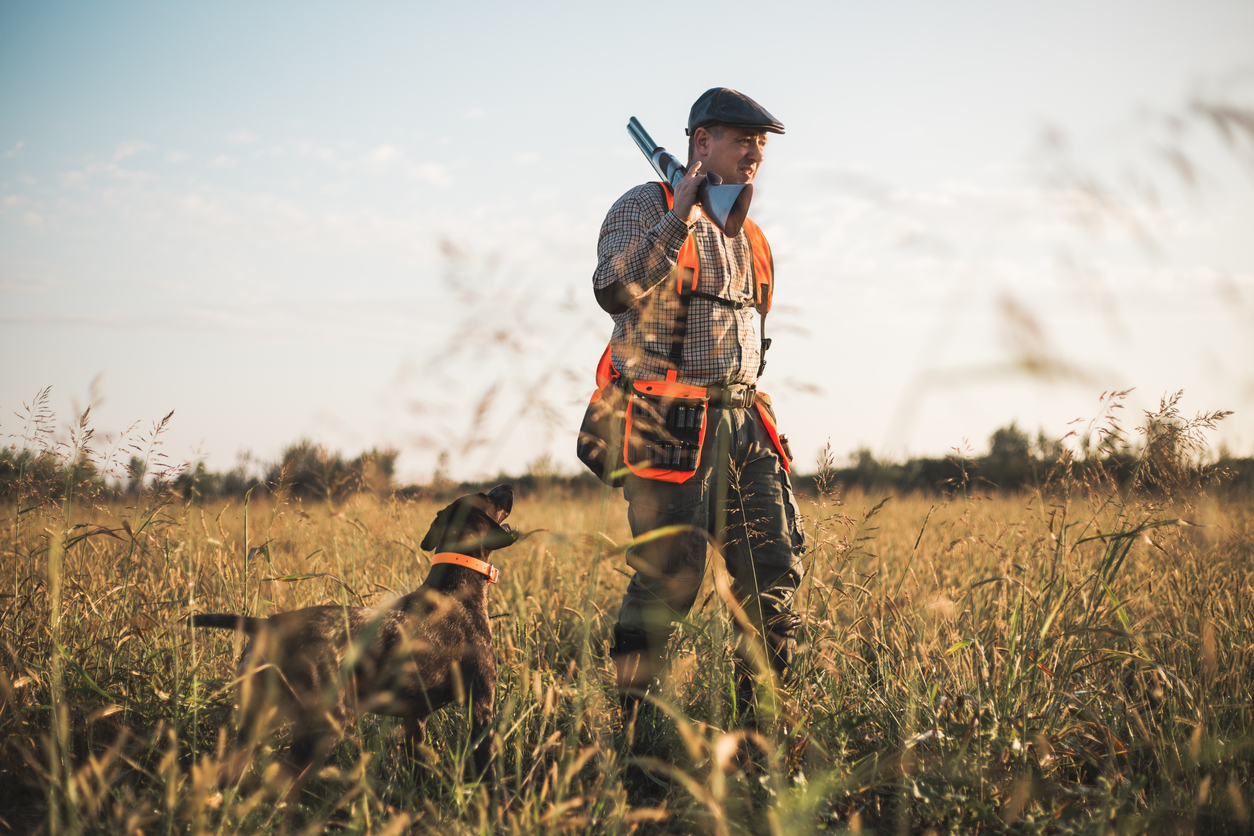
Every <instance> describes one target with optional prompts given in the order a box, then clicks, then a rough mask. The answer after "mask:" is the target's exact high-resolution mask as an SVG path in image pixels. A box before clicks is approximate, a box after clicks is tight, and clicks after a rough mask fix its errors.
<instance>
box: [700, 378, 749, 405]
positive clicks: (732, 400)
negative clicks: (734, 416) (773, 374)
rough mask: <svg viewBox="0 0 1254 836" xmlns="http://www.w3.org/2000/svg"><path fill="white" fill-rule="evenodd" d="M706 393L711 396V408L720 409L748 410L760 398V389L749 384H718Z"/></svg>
mask: <svg viewBox="0 0 1254 836" xmlns="http://www.w3.org/2000/svg"><path fill="white" fill-rule="evenodd" d="M705 391H706V394H708V395H709V396H710V406H713V407H716V408H719V409H748V408H749V407H751V406H753V404H754V402H755V401H756V400H757V398H758V387H756V386H754V385H752V384H748V383H733V384H731V385H728V386H723V385H719V384H716V385H714V386H708V387H706V390H705Z"/></svg>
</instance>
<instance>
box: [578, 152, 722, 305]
mask: <svg viewBox="0 0 1254 836" xmlns="http://www.w3.org/2000/svg"><path fill="white" fill-rule="evenodd" d="M700 167H701V166H700V163H698V164H697V165H695V166H693V170H692V171H690V172H689V175H688V177H686V178H685V179H684V180H683V182H681V183H680V185H679V188H678V189H677V190H676V195H675V208H674V210H672V211H667V210H666V208H665V203H664V202H663V199H662V194H661V191H660V189H661V187H660V186H653V185H651V186H649V187H648V188H644V189H633V190H631V191H630V192H628V193H627V194H626V195H624V196H623V197H622V198H620V199H619V201H618V202H617V203H615V204H614V206H613V207H612V208H611V209H610V212H609V214H608V215H606V216H605V223H603V224H602V225H601V236H600V239H599V240H598V242H597V269H596V272H595V273H593V274H592V287H593V290H594V292H595V293H596V298H597V304H599V305H600V306H601V307H602V308H604V309H605V310H606V311H608V312H609V313H612V314H616V313H622V312H623V311H625V310H627V309H628V308H630V307H631V306H632V305H633V304H635V302H636V301H637V300H638V299H640V298H641V297H642V296H644V295H646V294H647V293H648V292H649V291H651V290H652V289H653V288H654V287H656V286H657V285H658V283H660V282H661V281H662V280H663V279H665V278H666V276H667V275H668V274H669V273H670V272H671V270H673V269H674V268H675V260H676V258H678V256H679V248H680V247H682V246H683V244H684V240H685V239H686V238H687V237H688V232H689V224H691V223H693V222H695V221H696V213H697V212H698V211H699V210H697V209H696V207H695V196H696V187H697V185H699V182H700V179H699V176H698V172H699V170H700ZM681 211H682V212H683V214H680V212H681ZM684 217H687V218H688V221H687V223H685V221H684V220H683V218H684Z"/></svg>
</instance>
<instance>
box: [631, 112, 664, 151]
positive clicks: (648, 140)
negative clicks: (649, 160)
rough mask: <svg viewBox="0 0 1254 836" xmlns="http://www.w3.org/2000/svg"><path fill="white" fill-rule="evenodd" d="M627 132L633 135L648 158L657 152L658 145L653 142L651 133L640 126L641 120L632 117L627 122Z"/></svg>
mask: <svg viewBox="0 0 1254 836" xmlns="http://www.w3.org/2000/svg"><path fill="white" fill-rule="evenodd" d="M627 132H628V133H630V134H631V138H632V139H634V140H635V141H636V144H637V145H639V146H640V150H641V151H643V152H644V155H645V156H646V157H652V156H653V152H654V151H656V150H657V147H658V145H657V143H656V142H654V141H653V137H651V136H649V132H648V131H646V130H645V129H644V125H641V124H640V120H639V119H637V118H636V117H634V116H633V117H631V119H629V120H627Z"/></svg>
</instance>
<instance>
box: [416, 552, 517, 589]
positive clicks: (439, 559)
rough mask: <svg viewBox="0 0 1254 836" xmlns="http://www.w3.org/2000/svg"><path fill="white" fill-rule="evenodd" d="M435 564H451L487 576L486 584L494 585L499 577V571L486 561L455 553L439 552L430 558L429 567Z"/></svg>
mask: <svg viewBox="0 0 1254 836" xmlns="http://www.w3.org/2000/svg"><path fill="white" fill-rule="evenodd" d="M437 563H452V564H453V565H455V566H462V567H465V568H466V569H470V570H472V571H474V572H478V573H479V574H481V575H487V578H488V583H496V581H497V578H499V577H500V576H501V570H500V569H498V568H497V567H495V566H493V565H492V564H491V563H489V562H487V561H486V560H480V559H479V558H477V557H470V556H469V555H465V554H457V553H456V552H441V553H439V554H437V555H435V556H434V557H432V558H431V565H432V566H434V565H436V564H437Z"/></svg>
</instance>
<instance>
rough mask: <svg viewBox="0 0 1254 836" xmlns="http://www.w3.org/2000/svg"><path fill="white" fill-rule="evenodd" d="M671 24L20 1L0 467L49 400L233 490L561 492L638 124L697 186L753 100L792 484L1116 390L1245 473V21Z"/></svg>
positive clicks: (722, 9)
mask: <svg viewBox="0 0 1254 836" xmlns="http://www.w3.org/2000/svg"><path fill="white" fill-rule="evenodd" d="M666 8H667V11H666V13H665V14H664V15H659V14H657V13H656V12H652V11H644V10H642V9H638V8H637V7H633V6H631V5H628V4H587V3H579V4H576V3H569V4H562V3H533V4H525V5H524V4H513V3H474V2H466V3H459V4H438V5H437V4H425V3H359V4H337V5H333V4H324V3H309V2H305V3H279V2H274V3H268V2H262V3H257V2H250V3H214V4H168V3H160V4H159V3H127V2H120V3H109V4H104V3H61V2H48V3H39V4H31V3H17V2H9V1H8V0H4V2H0V356H2V357H3V361H0V437H3V441H4V442H5V443H6V444H18V445H19V446H20V445H21V444H23V443H25V442H24V441H23V436H24V435H29V430H27V429H25V427H26V424H25V416H26V411H27V409H28V408H29V407H30V406H31V405H32V403H33V401H34V399H35V397H36V396H37V394H38V393H39V392H41V391H43V390H44V389H45V388H46V387H51V390H50V394H49V396H48V398H49V400H48V403H49V405H50V407H51V408H52V409H54V410H55V412H56V415H57V420H58V422H59V427H60V429H59V430H58V433H59V437H61V438H63V439H66V438H68V427H69V425H70V424H71V423H73V422H75V421H76V420H77V419H78V417H79V415H80V414H81V412H82V410H83V409H85V408H86V407H88V406H91V407H92V411H91V415H90V425H91V426H92V427H93V428H94V429H95V432H96V444H97V445H98V446H100V447H102V448H104V447H106V446H107V445H108V444H117V443H118V442H119V439H121V441H122V443H123V446H125V444H139V445H141V446H142V445H143V444H144V443H146V442H147V441H150V440H151V438H150V437H151V434H152V433H153V430H154V427H155V425H156V424H157V423H158V422H159V421H160V420H161V419H162V418H163V417H164V416H165V415H166V414H167V413H169V412H170V411H171V410H173V411H174V415H173V416H172V417H171V419H170V421H169V422H168V423H167V424H166V426H165V428H164V429H163V430H162V432H161V434H160V435H159V437H158V439H157V440H158V441H159V442H160V445H161V449H162V450H163V451H164V454H165V455H166V456H167V457H168V458H169V460H170V461H173V462H184V461H195V460H200V459H203V460H205V462H206V464H207V466H209V467H210V468H212V469H217V470H225V469H229V468H231V467H233V466H235V465H236V463H237V462H240V461H245V460H251V461H252V462H253V465H252V466H253V467H256V466H258V464H257V463H264V462H268V461H273V460H274V459H276V458H277V457H278V455H279V452H280V451H281V449H282V448H283V447H284V446H286V445H288V444H291V443H293V442H295V441H297V440H298V439H300V438H309V439H312V440H314V441H316V442H318V443H320V444H323V445H325V446H326V447H327V448H328V449H329V450H340V451H343V452H344V453H346V454H348V455H350V456H351V455H356V454H357V453H358V452H361V451H362V450H366V449H369V448H372V447H393V448H395V449H397V450H398V451H399V452H400V457H399V459H398V470H399V474H398V475H399V477H400V479H401V480H402V481H424V480H426V479H429V478H431V476H432V474H433V473H434V471H435V470H436V469H437V468H439V469H441V470H442V471H443V472H445V473H446V474H448V475H451V476H455V477H461V478H477V477H483V476H490V475H493V474H496V473H498V472H514V473H517V472H520V471H521V470H523V469H524V468H526V467H527V466H529V465H531V466H539V465H537V464H536V463H537V462H542V461H547V462H548V463H549V466H552V467H556V468H558V469H559V470H563V471H566V472H571V473H573V472H575V471H576V470H577V469H578V467H579V464H578V462H577V460H576V459H575V457H574V439H575V432H576V429H577V427H578V423H579V418H580V416H581V415H582V410H583V406H584V405H585V404H586V402H587V398H588V395H589V394H590V393H591V390H592V388H593V383H592V380H593V369H594V366H595V363H596V360H597V358H598V357H599V355H600V352H601V350H602V349H603V347H604V344H605V341H606V339H607V338H608V336H609V332H610V327H611V323H610V319H609V317H608V315H606V314H604V313H603V312H602V311H600V309H599V308H598V307H597V306H596V303H595V301H594V299H593V296H592V289H591V275H592V271H593V268H594V267H595V261H596V239H597V232H598V230H599V228H600V225H601V222H602V220H603V219H604V217H605V213H606V211H607V210H608V209H609V207H610V205H611V204H612V203H613V202H614V200H615V199H617V197H618V196H619V195H621V194H622V193H623V192H625V191H626V190H627V189H629V188H631V187H632V186H634V185H636V184H638V183H641V182H644V181H646V180H649V179H652V171H651V169H650V168H649V166H648V164H647V162H646V161H645V159H644V158H643V156H642V155H640V153H639V152H638V150H637V149H636V148H635V146H634V144H633V143H632V142H631V140H630V138H629V137H628V135H627V133H626V130H625V125H626V122H627V119H628V117H629V116H636V117H638V118H639V119H640V120H641V121H642V122H643V123H644V125H645V126H646V128H647V129H648V130H649V132H650V133H651V134H652V135H653V137H654V138H655V139H656V140H657V141H658V142H660V143H662V144H663V145H665V146H667V147H669V148H671V149H673V150H676V151H677V152H680V154H681V155H682V150H683V148H684V145H685V138H684V136H683V126H684V124H685V123H686V119H687V112H688V108H689V107H690V106H691V103H692V101H693V100H694V99H695V98H696V97H697V96H698V95H699V94H700V93H701V92H702V91H704V90H705V89H707V88H709V87H712V86H730V87H734V88H736V89H739V90H741V91H743V92H745V93H747V94H748V95H750V96H752V97H753V98H755V99H756V100H757V101H759V102H761V103H762V104H763V105H764V106H765V107H766V108H767V109H768V110H770V111H771V112H772V113H773V114H774V115H775V116H777V117H778V118H779V119H780V120H781V121H783V122H784V123H785V125H786V127H787V133H786V134H785V135H784V136H778V137H772V138H771V140H770V143H769V145H768V148H767V157H766V162H765V164H764V165H763V168H762V172H761V174H760V175H759V179H758V181H757V183H756V184H755V196H754V203H753V209H752V211H751V216H752V217H753V218H754V219H755V220H756V221H757V222H758V224H759V225H760V226H761V227H762V228H763V230H764V232H765V233H766V235H767V236H768V238H769V239H770V241H771V244H772V247H773V250H774V254H775V260H776V268H777V271H776V292H775V294H776V295H775V300H776V307H775V310H774V311H772V313H771V316H770V319H769V325H768V332H769V333H770V335H771V336H772V337H773V339H774V345H773V347H772V349H771V351H770V356H769V365H768V367H767V370H766V373H765V375H764V376H763V378H762V380H761V388H762V389H764V390H765V391H768V392H770V393H771V394H772V396H773V397H774V399H775V401H776V405H777V412H778V414H779V418H780V422H781V428H782V429H783V430H784V431H786V432H787V433H788V435H789V436H790V437H791V438H792V442H793V449H794V450H795V451H796V452H797V453H798V458H799V459H800V461H799V462H798V465H797V466H798V467H799V468H800V469H801V470H803V471H808V470H811V469H813V466H814V465H813V462H814V461H815V460H816V456H817V455H819V454H820V452H821V451H822V450H823V449H824V448H825V447H827V446H828V445H830V450H831V451H832V454H833V455H834V457H835V458H836V460H837V462H838V463H841V462H843V461H844V460H845V459H846V457H847V456H848V455H850V454H851V453H853V452H854V451H856V450H858V449H869V450H871V451H872V452H873V453H875V454H876V455H877V456H881V457H888V458H898V459H900V458H903V457H905V456H910V455H944V454H946V453H947V452H951V451H952V450H954V449H969V450H971V451H973V452H977V453H978V452H980V451H982V450H984V449H986V447H987V441H988V437H989V435H990V434H991V433H992V432H993V430H994V429H996V428H998V427H1001V426H1005V425H1007V424H1009V423H1011V422H1012V421H1014V422H1016V423H1017V424H1018V425H1019V426H1020V427H1022V428H1024V429H1026V430H1028V431H1029V432H1031V433H1033V434H1035V433H1036V432H1037V431H1038V430H1043V431H1044V432H1045V433H1046V434H1048V435H1050V436H1053V437H1059V436H1063V435H1064V434H1066V433H1068V432H1070V431H1071V430H1074V429H1076V428H1077V427H1083V426H1085V425H1086V424H1087V422H1088V421H1089V420H1090V419H1093V418H1094V417H1096V416H1097V415H1098V413H1099V411H1100V409H1101V405H1100V398H1101V396H1102V394H1103V393H1105V392H1109V391H1112V390H1126V389H1131V390H1132V392H1131V393H1130V394H1129V395H1127V397H1126V398H1125V399H1124V404H1125V410H1124V418H1125V423H1126V424H1127V425H1128V426H1129V428H1130V427H1132V426H1134V425H1136V424H1137V423H1138V422H1139V420H1140V418H1139V416H1141V414H1142V412H1143V411H1144V410H1152V409H1154V408H1155V407H1156V406H1157V404H1158V402H1159V400H1160V398H1161V397H1162V396H1163V395H1164V394H1167V393H1171V392H1175V391H1177V390H1181V389H1183V390H1184V392H1185V395H1184V397H1183V400H1182V408H1183V411H1184V412H1185V413H1186V414H1187V415H1192V414H1193V413H1196V412H1200V411H1209V410H1216V409H1223V410H1231V411H1233V413H1234V414H1233V415H1231V416H1230V417H1228V418H1227V419H1225V420H1224V421H1223V422H1222V423H1221V425H1220V429H1219V431H1218V432H1216V433H1214V434H1213V435H1212V436H1211V441H1212V443H1213V444H1214V445H1216V447H1217V446H1218V445H1224V446H1226V447H1227V448H1228V449H1230V450H1231V451H1233V452H1234V453H1237V454H1240V455H1251V454H1254V235H1251V231H1252V230H1254V127H1251V126H1254V120H1252V119H1251V109H1252V108H1254V52H1251V50H1250V44H1251V43H1254V5H1251V4H1249V3H1247V2H1190V3H1183V2H1180V3H1164V2H1111V1H1110V0H1098V2H1056V3H1050V4H1026V3H1014V4H1008V3H992V2H948V3H931V2H888V3H876V4H871V3H851V2H828V3H813V4H810V3H787V2H780V3H772V4H759V3H723V4H721V5H719V6H718V7H717V9H712V8H711V7H710V6H708V5H706V4H701V5H697V4H671V5H669V6H667V7H666ZM1242 118H1243V119H1244V120H1245V121H1244V123H1242V122H1241V121H1240V120H1241V119H1242ZM1242 124H1244V127H1241V125H1242ZM1076 421H1079V422H1080V423H1078V424H1077V423H1073V422H1076ZM546 456H547V457H548V458H547V459H545V457H546ZM249 457H251V458H249Z"/></svg>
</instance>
